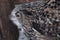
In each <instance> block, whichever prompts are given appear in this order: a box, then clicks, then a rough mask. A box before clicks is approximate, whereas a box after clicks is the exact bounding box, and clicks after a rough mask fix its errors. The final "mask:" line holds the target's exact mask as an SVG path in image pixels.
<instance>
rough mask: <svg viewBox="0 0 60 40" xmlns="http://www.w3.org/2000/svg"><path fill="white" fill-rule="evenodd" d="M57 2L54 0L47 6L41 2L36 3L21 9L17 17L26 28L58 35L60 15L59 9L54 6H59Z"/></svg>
mask: <svg viewBox="0 0 60 40" xmlns="http://www.w3.org/2000/svg"><path fill="white" fill-rule="evenodd" d="M38 3H39V2H38ZM55 4H57V3H55V1H52V0H51V1H49V2H48V3H47V4H46V5H45V6H41V4H37V3H36V4H34V5H31V7H25V8H24V9H22V10H19V11H18V12H17V13H16V17H17V18H18V20H19V21H20V22H22V25H24V27H25V28H27V29H26V30H29V28H34V29H36V30H37V31H38V32H40V33H41V34H44V35H45V34H48V35H53V36H54V35H55V36H56V35H57V34H58V33H57V30H58V27H59V25H60V15H59V13H58V10H57V9H56V8H54V7H57V6H55ZM53 5H54V6H53ZM27 6H28V5H27ZM52 32H54V33H52ZM55 33H56V34H55Z"/></svg>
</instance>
